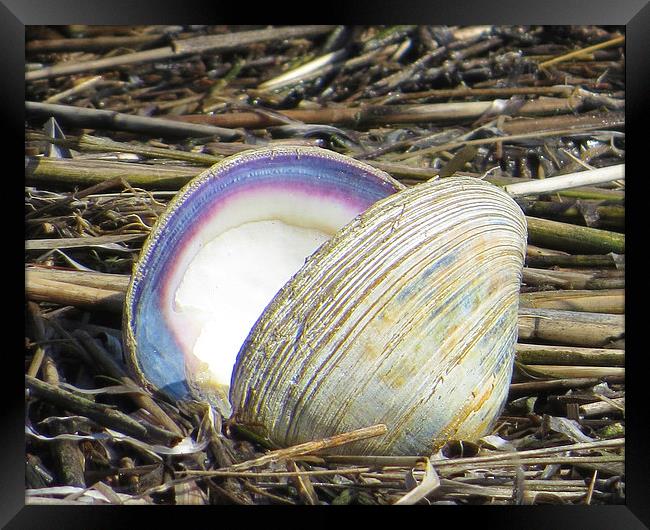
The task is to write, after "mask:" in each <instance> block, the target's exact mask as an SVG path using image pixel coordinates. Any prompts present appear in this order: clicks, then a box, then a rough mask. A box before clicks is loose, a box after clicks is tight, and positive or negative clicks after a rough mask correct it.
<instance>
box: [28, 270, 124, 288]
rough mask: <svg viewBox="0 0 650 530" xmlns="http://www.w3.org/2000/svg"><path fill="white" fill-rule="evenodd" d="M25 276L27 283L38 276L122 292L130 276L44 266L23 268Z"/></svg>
mask: <svg viewBox="0 0 650 530" xmlns="http://www.w3.org/2000/svg"><path fill="white" fill-rule="evenodd" d="M25 277H26V280H27V283H30V281H31V278H38V279H43V280H53V281H58V282H64V283H70V284H73V285H82V286H85V287H95V288H97V289H106V290H109V291H118V292H123V293H125V292H126V289H127V288H128V286H129V278H130V276H129V275H128V274H108V273H104V272H86V271H71V270H61V269H50V268H45V267H29V268H27V269H26V270H25Z"/></svg>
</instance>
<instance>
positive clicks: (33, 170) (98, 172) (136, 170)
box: [25, 157, 204, 191]
mask: <svg viewBox="0 0 650 530" xmlns="http://www.w3.org/2000/svg"><path fill="white" fill-rule="evenodd" d="M203 170H204V168H201V167H190V166H171V165H145V164H133V163H129V162H114V161H112V160H76V159H55V158H45V157H25V179H26V180H27V182H33V181H36V182H51V183H55V184H67V185H71V186H78V185H86V186H89V185H92V184H98V183H101V182H104V181H105V180H108V179H113V178H123V179H125V180H128V182H129V183H130V184H131V185H132V186H137V187H140V188H158V189H168V190H176V191H177V190H179V189H180V188H181V187H183V186H184V185H185V184H187V182H189V181H190V180H191V179H192V178H193V177H195V176H197V175H198V174H199V173H201V171H203Z"/></svg>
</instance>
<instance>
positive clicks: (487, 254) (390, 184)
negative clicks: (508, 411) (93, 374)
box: [124, 147, 526, 455]
mask: <svg viewBox="0 0 650 530" xmlns="http://www.w3.org/2000/svg"><path fill="white" fill-rule="evenodd" d="M264 219H271V220H277V219H279V220H281V221H283V222H285V223H288V224H290V225H291V224H295V225H297V226H308V227H316V228H318V229H322V230H323V231H324V232H326V233H327V234H331V235H332V236H333V237H332V238H331V239H330V240H329V241H327V242H325V243H324V244H322V246H320V248H318V249H317V250H316V251H315V252H314V253H313V254H311V255H310V256H309V257H307V259H306V261H305V263H304V265H302V266H301V267H300V268H299V270H298V271H297V272H296V273H295V275H293V276H292V277H291V278H290V279H288V281H287V282H286V283H285V284H284V287H282V289H280V291H279V292H277V294H275V295H274V296H273V297H272V299H271V300H270V302H269V303H268V305H267V306H266V309H264V310H263V311H262V312H261V314H260V316H259V318H258V319H257V321H256V323H255V324H254V325H253V326H252V329H251V331H250V333H249V334H248V337H247V338H246V339H245V340H243V339H242V340H243V344H242V346H241V349H239V353H238V355H237V358H236V362H235V363H234V364H235V366H234V371H233V372H232V378H231V379H230V381H229V383H230V384H228V383H224V381H223V380H219V381H217V380H216V379H215V378H214V377H213V375H214V374H213V372H212V371H211V370H210V367H209V366H207V365H206V363H205V362H204V361H203V360H201V359H199V358H198V357H197V356H196V355H195V353H196V352H195V351H194V350H193V347H194V345H195V343H196V341H197V337H198V333H199V331H198V328H197V324H196V323H195V322H193V321H192V320H191V318H189V317H188V316H187V315H186V314H185V313H184V312H183V308H182V307H179V306H178V300H177V299H176V298H175V296H176V294H177V293H178V291H179V288H180V286H181V283H182V281H183V278H184V274H185V271H187V270H188V267H189V266H190V264H192V263H194V261H195V259H196V257H197V256H198V255H199V253H200V252H201V250H202V249H203V248H205V247H206V246H207V245H209V244H210V242H211V241H212V240H214V239H215V238H216V237H218V236H219V235H220V234H223V233H225V232H226V231H228V230H231V229H235V228H237V227H239V226H241V225H242V224H246V223H248V222H251V221H258V220H264ZM525 244H526V225H525V218H524V215H523V213H522V212H521V210H520V209H519V207H518V206H517V204H516V203H515V202H514V201H513V200H512V199H511V198H510V197H509V196H508V195H507V194H506V193H505V192H503V191H502V190H501V189H499V188H497V187H496V186H493V185H491V184H488V183H485V182H482V181H479V180H476V179H472V178H453V177H452V178H447V179H444V180H440V181H436V182H430V183H425V184H422V185H418V186H415V187H412V188H409V189H404V187H403V186H402V185H401V184H399V183H398V182H396V181H394V180H393V179H392V178H391V177H389V176H388V175H386V174H385V173H383V172H381V171H378V170H376V169H373V168H372V167H371V166H368V165H366V164H363V163H361V162H357V161H355V160H353V159H350V158H348V157H345V156H342V155H338V154H336V153H332V152H330V151H325V150H322V149H318V148H307V147H298V148H295V147H285V148H272V149H261V150H257V151H249V152H245V153H242V154H239V155H235V156H233V157H229V158H228V159H226V160H224V161H223V162H221V163H219V164H216V165H215V166H213V167H212V168H210V169H209V170H208V171H206V172H204V173H203V174H201V175H200V176H199V177H197V178H196V179H194V180H193V181H192V182H190V183H189V184H188V185H187V186H186V187H185V188H183V189H182V190H181V191H180V192H179V193H178V194H177V196H176V197H175V198H174V200H173V201H172V202H171V203H170V205H169V207H168V208H167V210H166V211H165V213H164V214H163V215H162V216H161V217H160V218H159V219H158V221H157V223H156V225H155V226H154V228H153V229H152V232H151V234H150V236H149V238H148V239H147V241H146V242H145V244H144V246H143V250H142V252H141V254H140V257H139V259H138V261H137V263H136V264H135V266H134V270H133V274H132V279H131V283H130V285H129V289H128V291H127V296H126V305H125V312H124V342H125V349H126V352H127V360H128V363H129V365H130V366H131V370H132V373H133V374H134V376H135V377H136V378H138V379H139V380H140V382H141V383H142V384H144V385H145V386H147V387H149V388H151V389H155V390H160V391H162V392H163V393H165V394H167V395H168V396H169V397H170V398H172V399H188V398H195V399H206V400H208V401H210V402H211V403H212V404H213V405H214V406H216V407H218V408H219V410H220V411H221V412H222V414H224V415H226V416H228V415H230V413H231V407H232V412H233V417H234V418H235V419H236V421H237V422H239V423H240V424H242V425H244V426H246V427H247V428H248V429H249V430H257V431H259V434H260V435H262V436H266V437H268V439H269V440H270V441H271V442H272V443H274V444H276V445H279V446H286V445H292V444H296V443H301V442H305V441H309V440H314V439H320V438H324V437H327V436H331V435H334V434H338V433H341V432H345V431H350V430H353V429H357V428H361V427H367V426H369V425H372V424H376V423H385V424H386V425H387V427H388V433H387V434H386V435H384V436H381V437H377V438H373V439H369V440H365V441H360V442H356V443H353V444H349V445H346V446H343V447H342V448H338V449H336V450H334V451H333V452H339V453H351V454H386V455H390V454H430V453H432V452H434V451H435V450H436V449H437V448H438V447H440V446H441V445H442V444H444V443H445V442H446V441H447V440H449V439H451V438H460V439H475V438H478V437H480V436H482V435H483V434H485V432H486V431H487V430H488V429H489V428H490V426H491V425H492V424H493V423H494V421H495V420H496V418H497V416H498V414H499V412H500V410H501V408H502V406H503V404H504V401H505V398H506V395H507V392H508V386H509V381H510V376H511V372H512V366H513V361H514V345H515V342H516V334H517V308H518V300H519V296H518V294H519V285H520V281H521V273H522V267H523V261H524V257H525ZM222 265H223V264H222V263H215V264H214V267H221V266H222ZM206 288H207V287H206ZM246 329H248V328H246ZM219 348H220V346H219V345H216V346H215V349H216V351H215V352H214V355H216V356H217V357H218V356H219V355H220V350H219ZM233 362H234V359H233ZM228 373H230V372H228Z"/></svg>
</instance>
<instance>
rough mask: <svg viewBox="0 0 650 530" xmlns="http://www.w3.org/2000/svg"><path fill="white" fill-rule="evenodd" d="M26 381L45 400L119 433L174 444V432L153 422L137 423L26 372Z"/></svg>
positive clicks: (117, 412) (105, 406) (177, 438)
mask: <svg viewBox="0 0 650 530" xmlns="http://www.w3.org/2000/svg"><path fill="white" fill-rule="evenodd" d="M25 384H26V385H27V388H28V389H29V390H30V392H31V393H32V394H33V395H34V396H36V397H39V398H41V399H43V400H45V401H49V402H50V403H53V404H55V405H58V406H59V407H61V408H63V409H65V410H68V411H70V412H73V413H75V414H80V415H82V416H86V417H88V418H90V419H91V420H93V421H96V422H97V423H99V424H100V425H104V426H106V427H109V428H111V429H115V430H116V431H119V432H121V433H124V434H127V435H129V436H133V437H134V438H137V439H139V440H144V441H151V440H153V441H157V442H163V443H166V444H174V443H176V442H178V441H179V440H180V438H179V436H178V435H176V434H175V433H172V432H169V431H166V430H164V429H161V428H160V427H156V426H154V425H150V424H145V423H139V422H137V421H135V420H133V419H131V418H130V417H129V416H127V415H126V414H124V413H122V412H120V411H118V410H114V409H112V408H110V407H109V406H107V405H101V404H98V403H95V402H93V401H90V400H88V399H85V398H82V397H79V396H76V395H74V394H72V393H70V392H68V391H66V390H62V389H60V388H57V387H56V386H54V385H50V384H48V383H45V382H43V381H39V380H38V379H36V378H34V377H30V376H29V375H26V376H25Z"/></svg>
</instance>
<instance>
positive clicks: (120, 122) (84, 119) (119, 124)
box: [25, 101, 242, 140]
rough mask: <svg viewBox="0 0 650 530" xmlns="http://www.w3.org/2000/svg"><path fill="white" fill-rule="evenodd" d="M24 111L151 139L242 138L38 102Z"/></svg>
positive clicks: (216, 129) (213, 130) (218, 129)
mask: <svg viewBox="0 0 650 530" xmlns="http://www.w3.org/2000/svg"><path fill="white" fill-rule="evenodd" d="M25 110H26V113H27V116H29V117H33V118H40V119H48V118H50V117H54V118H56V119H57V121H60V122H61V123H66V124H68V125H71V126H74V127H80V128H84V129H86V128H95V129H111V130H118V131H130V132H135V133H140V134H149V135H152V136H191V137H199V138H205V137H209V138H212V137H217V138H221V139H223V140H236V139H237V138H241V136H242V134H241V133H240V132H237V131H233V130H231V129H225V128H223V127H214V126H212V125H197V124H194V123H182V122H179V121H176V120H169V119H164V118H149V117H147V116H134V115H132V114H123V113H120V112H115V111H112V110H98V109H86V108H82V107H74V106H70V105H56V104H52V103H38V102H36V101H26V102H25Z"/></svg>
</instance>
